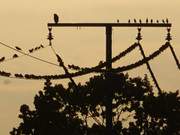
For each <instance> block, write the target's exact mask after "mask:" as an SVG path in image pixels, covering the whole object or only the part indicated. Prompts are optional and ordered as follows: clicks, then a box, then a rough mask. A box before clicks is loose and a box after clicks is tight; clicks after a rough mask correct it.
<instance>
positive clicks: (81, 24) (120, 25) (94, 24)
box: [47, 23, 172, 27]
mask: <svg viewBox="0 0 180 135" xmlns="http://www.w3.org/2000/svg"><path fill="white" fill-rule="evenodd" d="M47 25H48V27H107V26H111V27H171V26H172V24H171V23H48V24H47Z"/></svg>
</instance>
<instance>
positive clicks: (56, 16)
mask: <svg viewBox="0 0 180 135" xmlns="http://www.w3.org/2000/svg"><path fill="white" fill-rule="evenodd" d="M54 22H55V23H58V22H59V16H58V15H57V14H54Z"/></svg>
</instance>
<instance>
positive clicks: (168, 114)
mask: <svg viewBox="0 0 180 135" xmlns="http://www.w3.org/2000/svg"><path fill="white" fill-rule="evenodd" d="M108 86H111V89H110V90H111V91H112V92H113V102H112V106H113V110H112V112H113V116H112V117H113V129H112V132H113V133H112V134H113V135H141V134H144V135H152V134H153V135H178V134H180V97H179V95H178V91H177V92H170V93H167V92H162V93H161V94H158V93H156V92H154V91H153V87H152V86H151V85H150V82H149V81H148V78H147V76H146V75H145V77H144V78H143V79H142V78H140V77H136V78H130V77H129V76H128V75H127V74H126V75H125V74H122V73H120V74H111V75H110V79H108V80H107V79H105V75H104V74H101V75H98V76H94V77H92V78H90V79H89V81H87V82H86V83H85V84H83V85H82V84H78V85H77V86H74V84H73V83H69V84H68V87H67V88H65V87H63V85H61V84H57V85H52V84H51V82H50V80H46V82H45V86H44V90H43V91H39V93H38V94H37V95H36V96H35V98H34V105H35V109H34V110H31V109H30V108H29V107H28V105H22V106H21V108H20V115H19V118H20V119H21V120H22V122H21V123H20V124H19V126H18V127H17V128H13V130H12V131H11V132H10V134H11V135H60V134H61V135H105V134H106V125H105V124H106V107H105V106H106V102H107V99H108V91H107V87H108Z"/></svg>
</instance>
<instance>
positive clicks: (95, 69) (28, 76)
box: [0, 42, 179, 80]
mask: <svg viewBox="0 0 180 135" xmlns="http://www.w3.org/2000/svg"><path fill="white" fill-rule="evenodd" d="M170 46H171V45H170V43H169V42H166V44H164V45H162V46H161V47H160V48H159V49H158V50H156V51H155V52H153V53H152V54H150V55H149V56H148V57H146V58H145V59H142V60H139V61H137V62H135V63H133V64H130V65H127V66H122V67H117V68H114V69H112V72H114V73H119V72H124V71H127V70H131V69H134V68H137V67H139V66H141V65H143V64H146V63H147V62H149V61H150V60H152V59H154V58H155V57H157V56H158V55H160V54H161V53H162V52H163V51H164V50H166V49H167V48H168V47H170ZM116 57H117V56H116ZM105 66H106V65H103V67H105ZM178 66H179V65H178ZM93 72H98V73H99V72H106V70H104V69H101V68H99V67H98V66H95V67H92V68H87V69H84V70H80V71H78V72H75V73H69V74H59V75H34V74H24V75H22V74H14V77H15V78H17V79H30V80H32V79H34V80H40V79H54V80H57V79H66V78H69V77H78V76H82V75H86V74H89V73H93ZM17 75H19V76H17ZM0 76H4V77H12V75H11V73H9V72H4V71H0Z"/></svg>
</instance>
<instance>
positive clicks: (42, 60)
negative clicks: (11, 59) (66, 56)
mask: <svg viewBox="0 0 180 135" xmlns="http://www.w3.org/2000/svg"><path fill="white" fill-rule="evenodd" d="M0 44H1V45H3V46H5V47H7V48H9V49H11V50H14V51H17V52H19V53H21V54H23V55H26V56H28V57H31V58H33V59H36V60H38V61H41V62H44V63H47V64H50V65H53V66H57V67H59V65H57V64H55V63H52V62H49V61H46V60H44V59H41V58H38V57H35V56H32V55H30V54H28V53H25V52H23V51H20V50H17V49H15V48H13V47H11V46H9V45H7V44H5V43H3V42H1V41H0Z"/></svg>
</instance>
